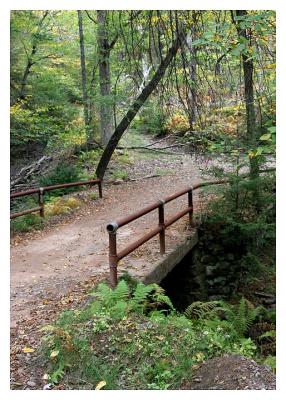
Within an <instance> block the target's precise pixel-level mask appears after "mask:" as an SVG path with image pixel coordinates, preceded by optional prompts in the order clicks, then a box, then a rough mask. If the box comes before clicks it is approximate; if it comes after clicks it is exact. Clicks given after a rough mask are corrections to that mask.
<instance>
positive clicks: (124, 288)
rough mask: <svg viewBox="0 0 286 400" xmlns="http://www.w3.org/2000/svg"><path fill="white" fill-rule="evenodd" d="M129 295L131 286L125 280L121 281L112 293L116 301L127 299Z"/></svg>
mask: <svg viewBox="0 0 286 400" xmlns="http://www.w3.org/2000/svg"><path fill="white" fill-rule="evenodd" d="M128 297H129V287H128V285H127V283H126V282H125V281H123V280H122V281H120V282H119V283H118V285H117V286H116V288H115V289H114V290H113V293H112V300H113V301H114V302H117V301H122V300H126V299H128Z"/></svg>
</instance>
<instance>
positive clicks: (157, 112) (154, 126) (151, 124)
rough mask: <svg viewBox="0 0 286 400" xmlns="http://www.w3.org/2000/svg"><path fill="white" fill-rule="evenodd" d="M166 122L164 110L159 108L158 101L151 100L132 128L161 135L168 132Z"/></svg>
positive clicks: (140, 131)
mask: <svg viewBox="0 0 286 400" xmlns="http://www.w3.org/2000/svg"><path fill="white" fill-rule="evenodd" d="M165 123H166V115H165V113H164V111H163V110H162V109H160V108H158V105H157V104H156V103H154V102H149V103H148V104H147V105H145V107H144V109H143V111H142V112H141V114H140V117H139V118H137V119H136V120H135V121H134V122H133V124H132V128H133V129H135V130H136V131H137V132H139V133H142V134H144V133H145V134H146V133H147V134H148V133H150V134H152V135H160V134H164V133H166V128H165Z"/></svg>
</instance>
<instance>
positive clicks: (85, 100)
mask: <svg viewBox="0 0 286 400" xmlns="http://www.w3.org/2000/svg"><path fill="white" fill-rule="evenodd" d="M77 15H78V32H79V44H80V64H81V81H82V100H83V111H84V123H85V131H86V136H87V141H89V139H90V133H91V132H90V129H89V113H88V97H87V90H86V68H85V50H84V35H83V24H82V12H81V10H78V11H77Z"/></svg>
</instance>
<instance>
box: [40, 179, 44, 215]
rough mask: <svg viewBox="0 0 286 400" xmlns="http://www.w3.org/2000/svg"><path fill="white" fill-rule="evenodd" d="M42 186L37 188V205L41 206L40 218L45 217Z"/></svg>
mask: <svg viewBox="0 0 286 400" xmlns="http://www.w3.org/2000/svg"><path fill="white" fill-rule="evenodd" d="M44 201H45V199H44V188H42V187H40V188H39V207H41V209H40V216H41V217H42V218H45V208H44V207H45V205H44Z"/></svg>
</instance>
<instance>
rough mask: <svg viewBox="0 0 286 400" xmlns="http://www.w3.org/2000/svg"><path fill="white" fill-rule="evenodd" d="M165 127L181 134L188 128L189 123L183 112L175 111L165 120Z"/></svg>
mask: <svg viewBox="0 0 286 400" xmlns="http://www.w3.org/2000/svg"><path fill="white" fill-rule="evenodd" d="M165 128H166V130H167V131H168V132H171V133H177V134H183V133H185V132H187V131H188V130H189V129H190V125H189V121H188V118H187V116H186V115H185V114H179V113H176V114H173V115H172V116H171V117H170V118H169V119H168V120H167V122H166V125H165Z"/></svg>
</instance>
